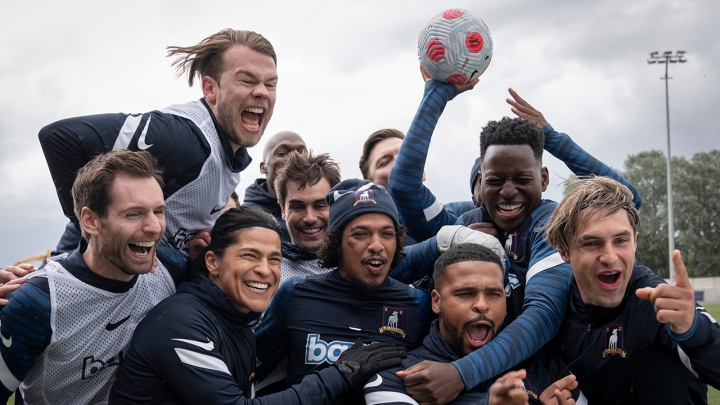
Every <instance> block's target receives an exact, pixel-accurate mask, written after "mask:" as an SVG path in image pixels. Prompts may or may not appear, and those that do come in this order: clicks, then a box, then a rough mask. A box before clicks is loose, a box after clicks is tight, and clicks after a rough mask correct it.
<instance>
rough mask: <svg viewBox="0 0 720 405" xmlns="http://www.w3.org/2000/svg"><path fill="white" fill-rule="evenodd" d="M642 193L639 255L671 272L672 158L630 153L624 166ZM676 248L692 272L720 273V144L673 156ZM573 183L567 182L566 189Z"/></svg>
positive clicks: (653, 266)
mask: <svg viewBox="0 0 720 405" xmlns="http://www.w3.org/2000/svg"><path fill="white" fill-rule="evenodd" d="M618 172H619V173H621V174H622V175H623V177H625V178H626V179H627V180H628V181H629V182H630V183H632V184H633V185H634V186H635V188H637V190H638V192H640V195H641V196H642V199H643V202H642V206H641V207H640V216H641V220H640V227H639V236H638V246H637V252H636V258H637V260H638V261H639V262H640V263H641V264H644V265H646V266H648V267H650V268H651V269H653V270H654V271H655V272H656V273H657V274H658V275H660V276H661V277H665V278H667V277H668V274H669V273H668V229H667V223H668V221H667V218H668V217H667V215H668V210H667V163H666V158H665V155H664V154H663V152H661V151H658V150H650V151H645V152H640V153H638V154H635V155H630V156H628V157H627V159H626V160H625V163H624V170H619V171H618ZM672 180H673V190H672V197H673V216H674V221H673V222H674V228H675V248H676V249H680V251H681V252H682V254H683V260H684V261H685V264H686V266H687V269H688V272H689V274H690V276H691V277H714V276H720V150H715V149H714V150H711V151H709V152H700V153H696V154H695V155H694V156H693V157H692V159H690V160H688V159H686V158H684V157H673V158H672ZM569 189H570V187H566V188H565V192H566V193H567V192H568V191H569Z"/></svg>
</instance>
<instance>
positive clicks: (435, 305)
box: [430, 289, 440, 315]
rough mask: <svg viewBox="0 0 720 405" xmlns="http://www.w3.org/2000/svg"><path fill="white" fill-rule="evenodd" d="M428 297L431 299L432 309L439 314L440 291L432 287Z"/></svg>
mask: <svg viewBox="0 0 720 405" xmlns="http://www.w3.org/2000/svg"><path fill="white" fill-rule="evenodd" d="M430 298H431V299H432V310H433V312H434V313H435V314H436V315H439V314H440V293H439V292H438V291H437V290H435V289H433V290H432V292H430Z"/></svg>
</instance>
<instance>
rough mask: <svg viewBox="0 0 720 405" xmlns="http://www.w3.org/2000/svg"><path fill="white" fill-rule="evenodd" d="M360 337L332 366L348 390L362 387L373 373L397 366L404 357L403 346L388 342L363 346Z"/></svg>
mask: <svg viewBox="0 0 720 405" xmlns="http://www.w3.org/2000/svg"><path fill="white" fill-rule="evenodd" d="M362 343H363V340H362V338H358V340H356V341H355V344H354V345H353V347H351V348H349V349H347V350H345V351H344V352H342V354H341V355H340V357H338V359H337V361H336V362H335V363H333V366H335V367H337V368H338V370H339V371H340V374H342V376H343V378H344V379H345V381H347V383H348V385H349V386H350V390H355V389H358V388H362V386H363V385H365V383H366V382H367V380H369V379H370V377H372V376H373V375H374V374H375V373H377V372H378V371H380V370H385V369H386V368H390V367H395V366H399V365H400V362H401V361H402V359H404V358H405V356H406V353H405V347H403V346H398V345H394V344H390V343H373V344H371V345H367V346H363V345H362Z"/></svg>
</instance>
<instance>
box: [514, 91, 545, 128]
mask: <svg viewBox="0 0 720 405" xmlns="http://www.w3.org/2000/svg"><path fill="white" fill-rule="evenodd" d="M508 91H509V92H510V95H511V96H512V99H510V98H507V99H505V101H507V103H508V104H510V105H511V106H512V107H511V108H510V111H512V112H513V113H514V114H515V115H517V116H518V117H520V118H525V119H526V120H528V121H530V122H532V123H533V124H536V125H537V126H538V128H540V129H543V128H545V127H546V126H548V122H547V120H546V119H545V117H544V116H543V115H542V113H541V112H540V111H538V110H537V109H535V107H533V106H531V105H530V103H528V102H527V101H525V100H524V99H523V98H522V97H520V95H519V94H517V92H516V91H515V90H513V89H512V88H509V89H508Z"/></svg>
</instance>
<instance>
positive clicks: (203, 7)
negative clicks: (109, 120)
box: [0, 0, 720, 265]
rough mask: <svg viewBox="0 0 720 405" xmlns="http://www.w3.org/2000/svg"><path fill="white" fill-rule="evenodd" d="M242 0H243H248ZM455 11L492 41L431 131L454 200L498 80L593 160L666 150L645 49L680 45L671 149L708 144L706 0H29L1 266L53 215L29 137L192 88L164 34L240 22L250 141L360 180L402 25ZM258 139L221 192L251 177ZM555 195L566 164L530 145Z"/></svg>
mask: <svg viewBox="0 0 720 405" xmlns="http://www.w3.org/2000/svg"><path fill="white" fill-rule="evenodd" d="M251 3H252V4H251ZM450 7H456V8H466V9H468V10H470V11H471V12H472V13H474V14H476V15H478V16H480V17H481V18H482V19H483V20H484V21H485V22H486V24H487V25H488V27H489V28H490V31H491V34H492V37H493V42H494V53H493V60H492V63H491V64H490V67H489V68H488V70H487V71H486V72H485V74H484V75H483V76H482V77H481V78H480V83H479V84H478V86H476V88H475V89H474V90H472V91H471V92H468V93H464V94H461V95H460V96H458V97H457V98H456V99H455V100H453V101H451V102H450V104H449V105H448V107H447V109H446V110H445V113H444V114H443V116H442V118H441V120H440V123H439V125H438V128H437V130H436V132H435V136H434V139H433V143H432V145H431V149H430V156H429V158H428V166H427V169H426V171H427V175H428V181H427V183H426V184H427V185H428V186H429V187H430V189H431V190H433V191H434V192H435V194H436V195H437V196H438V197H439V198H440V200H441V201H456V200H463V199H468V198H469V196H470V190H469V184H468V183H469V181H468V177H469V169H470V166H471V165H472V162H473V160H474V159H475V157H476V156H477V155H478V154H479V146H478V134H479V133H480V130H481V128H482V127H483V125H485V123H487V121H488V120H493V119H500V118H501V117H502V116H504V115H512V113H511V112H510V109H509V106H508V105H507V104H506V103H505V101H504V100H505V98H506V97H507V96H508V95H507V88H508V87H513V88H514V89H515V90H517V91H518V92H519V93H520V95H522V96H523V97H525V99H526V100H528V101H529V102H530V103H531V104H533V105H534V106H535V107H537V108H538V109H539V110H540V111H542V112H543V113H544V114H545V117H546V118H547V119H548V121H549V122H550V123H551V124H552V125H553V126H554V127H555V128H556V129H557V130H559V131H562V132H566V133H568V134H569V135H570V136H572V137H573V139H575V140H576V141H577V142H578V143H579V144H580V145H582V146H583V147H585V149H587V150H588V151H589V152H591V153H592V154H593V155H595V156H596V157H597V158H599V159H601V160H603V161H605V162H606V163H608V164H610V165H611V166H613V167H616V168H622V165H623V162H624V160H625V158H626V157H627V156H628V155H629V154H634V153H638V152H641V151H644V150H649V149H659V150H662V151H666V132H665V87H664V83H663V81H661V80H659V78H660V77H661V76H662V75H663V74H664V70H663V65H648V64H647V58H648V54H649V52H651V51H660V52H661V53H662V52H663V51H666V50H685V51H687V54H686V55H687V60H688V63H685V64H674V65H671V66H670V75H671V76H672V78H673V80H671V81H670V97H671V98H670V108H671V131H672V139H673V143H672V148H673V155H682V156H685V157H688V158H690V157H692V154H694V153H696V152H699V151H705V150H710V149H718V148H720V137H718V131H717V130H716V129H715V128H717V126H718V124H717V118H716V117H717V109H718V106H720V91H719V90H720V77H719V75H718V69H719V68H720V41H718V38H720V28H719V27H720V24H718V21H720V3H719V2H717V1H716V0H638V1H632V2H628V1H624V0H613V1H596V2H588V1H586V2H578V1H552V2H547V1H542V2H541V1H531V0H505V1H492V2H491V1H478V0H474V1H467V0H456V1H455V2H453V3H449V2H447V1H418V0H391V1H387V0H385V1H374V0H371V1H362V2H342V1H335V2H329V1H328V2H320V1H272V0H266V1H262V2H248V1H238V0H235V1H209V0H205V1H203V2H197V1H185V0H174V1H142V2H140V1H123V2H120V3H118V2H99V1H77V0H75V1H72V2H56V1H47V0H45V1H32V2H19V1H14V2H6V3H5V4H3V11H2V13H0V193H2V196H3V198H2V199H0V232H1V234H2V244H0V264H3V265H4V264H9V263H11V262H14V261H16V260H20V259H22V258H25V257H27V256H29V255H31V254H34V253H36V252H38V251H41V250H44V249H49V248H53V247H54V246H55V244H56V242H57V240H58V239H59V237H60V235H61V233H62V229H63V227H64V224H65V223H66V222H67V221H66V219H65V217H64V216H63V215H62V210H61V208H60V204H59V202H58V199H57V196H56V194H55V189H54V187H53V184H52V179H51V178H50V174H49V172H48V169H47V165H46V163H45V159H44V157H43V154H42V151H41V149H40V145H39V142H38V140H37V133H38V131H39V129H40V128H42V127H43V126H45V125H47V124H49V123H51V122H53V121H56V120H59V119H62V118H67V117H72V116H79V115H88V114H97V113H107V112H125V113H139V112H145V111H150V110H155V109H161V108H163V107H165V106H167V105H170V104H174V103H180V102H185V101H189V100H193V99H197V98H199V97H200V95H201V92H200V89H199V88H198V87H195V88H189V87H188V86H187V80H186V78H176V77H175V72H174V70H173V69H172V68H171V66H170V63H171V60H170V59H168V58H166V57H165V47H166V46H169V45H182V46H186V45H192V44H195V43H197V42H198V41H200V40H201V39H202V38H204V37H206V36H208V35H209V34H212V33H214V32H217V31H219V30H221V29H223V28H235V29H249V30H254V31H257V32H259V33H261V34H263V35H264V36H265V37H266V38H268V39H269V40H270V41H271V42H272V43H273V45H274V46H275V50H276V52H277V54H278V74H279V77H280V81H279V85H278V90H277V92H278V98H277V103H276V106H275V113H274V115H273V118H272V120H271V121H270V124H269V125H268V127H267V131H266V135H265V138H267V137H269V136H270V135H272V134H274V133H277V132H279V131H283V130H292V131H296V132H298V133H300V134H301V135H302V136H303V137H304V138H305V140H306V142H307V144H308V145H309V146H310V147H311V148H312V149H313V150H314V151H315V152H328V153H330V154H331V155H332V156H333V157H334V158H335V160H337V161H338V162H339V163H340V165H341V168H342V175H343V178H350V177H359V176H360V171H359V169H358V166H357V161H358V158H359V156H360V148H361V146H362V143H363V141H364V140H365V138H366V137H367V136H368V135H369V134H370V133H372V132H374V131H375V130H377V129H380V128H387V127H393V128H397V129H400V130H401V131H403V132H404V131H406V130H407V128H408V127H409V125H410V121H411V119H412V117H413V115H414V114H415V111H416V109H417V106H418V104H419V102H420V98H421V95H422V90H423V82H422V79H421V77H420V74H419V71H418V59H417V35H418V33H419V31H420V29H421V28H422V27H423V26H424V25H425V23H426V22H427V20H428V19H430V18H431V17H432V16H433V15H435V14H437V13H439V12H440V11H442V10H444V9H447V8H450ZM263 144H264V139H263V140H262V141H261V142H260V144H259V145H258V146H256V147H255V148H252V149H251V150H250V154H251V155H252V156H253V159H254V160H253V163H252V165H251V167H250V168H249V169H247V170H246V171H245V172H243V174H242V182H241V183H240V186H239V187H238V193H239V194H240V196H241V198H242V195H243V191H244V189H245V187H247V186H248V185H249V184H250V183H251V182H252V181H253V180H254V179H255V178H256V177H259V170H258V166H259V164H260V160H261V159H262V157H261V151H262V147H263ZM545 163H546V165H547V166H548V167H549V168H550V172H551V186H550V188H549V189H548V192H547V193H546V197H547V198H553V199H560V198H561V196H562V186H558V184H559V183H560V182H561V181H562V179H563V178H566V177H567V176H569V171H568V170H567V169H566V168H565V166H564V165H563V164H562V163H560V162H558V161H557V160H556V159H554V158H553V157H551V156H548V155H547V154H546V157H545Z"/></svg>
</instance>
